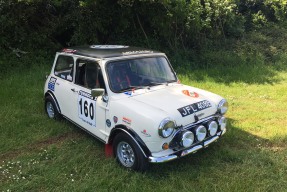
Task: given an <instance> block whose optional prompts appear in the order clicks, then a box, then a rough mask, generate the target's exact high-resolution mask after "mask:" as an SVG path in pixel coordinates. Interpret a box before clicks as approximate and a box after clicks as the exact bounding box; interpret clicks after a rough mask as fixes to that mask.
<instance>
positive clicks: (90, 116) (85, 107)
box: [78, 91, 96, 126]
mask: <svg viewBox="0 0 287 192" xmlns="http://www.w3.org/2000/svg"><path fill="white" fill-rule="evenodd" d="M78 115H79V118H80V119H82V120H83V121H84V122H86V123H88V124H89V125H91V126H96V99H94V98H93V97H92V95H91V94H90V93H87V92H84V91H79V95H78Z"/></svg>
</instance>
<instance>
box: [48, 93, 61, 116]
mask: <svg viewBox="0 0 287 192" xmlns="http://www.w3.org/2000/svg"><path fill="white" fill-rule="evenodd" d="M45 111H46V113H47V115H48V117H49V118H51V119H60V118H61V114H60V113H59V111H58V109H57V107H56V104H55V102H54V100H53V99H52V97H51V96H47V97H46V98H45Z"/></svg>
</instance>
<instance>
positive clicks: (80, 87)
mask: <svg viewBox="0 0 287 192" xmlns="http://www.w3.org/2000/svg"><path fill="white" fill-rule="evenodd" d="M100 72H101V69H100V66H99V65H98V63H97V62H96V61H93V60H86V59H77V61H76V73H75V74H76V75H75V84H74V90H73V97H72V98H71V104H72V105H75V106H76V108H77V109H76V110H74V111H73V114H74V115H73V116H74V118H73V121H74V122H75V123H76V124H78V125H79V126H81V127H82V128H84V129H86V130H87V131H88V132H90V133H92V134H93V135H95V136H97V137H98V138H99V139H101V140H105V139H106V137H107V134H106V133H105V130H106V111H107V110H108V107H107V103H106V102H104V101H103V100H102V97H101V96H99V97H92V95H91V91H92V89H96V88H105V87H104V85H103V83H102V80H100V79H99V78H100V77H101V75H100Z"/></svg>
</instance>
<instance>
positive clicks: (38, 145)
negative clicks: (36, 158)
mask: <svg viewBox="0 0 287 192" xmlns="http://www.w3.org/2000/svg"><path fill="white" fill-rule="evenodd" d="M83 137H84V135H83V134H81V133H77V132H69V133H65V134H63V135H59V136H56V137H50V138H48V139H45V140H40V141H36V142H34V143H31V144H29V145H27V146H24V147H22V148H20V149H15V150H11V151H9V152H7V153H4V154H1V155H0V161H5V160H7V159H14V158H16V157H18V156H21V155H24V154H28V153H31V151H37V150H40V149H42V148H47V147H48V146H49V145H56V146H57V147H60V146H61V145H62V143H64V142H65V141H67V140H77V139H80V138H83Z"/></svg>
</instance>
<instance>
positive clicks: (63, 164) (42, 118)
mask: <svg viewBox="0 0 287 192" xmlns="http://www.w3.org/2000/svg"><path fill="white" fill-rule="evenodd" d="M281 61H282V63H279V64H276V65H264V64H260V65H259V64H258V65H240V64H238V65H234V66H224V65H218V66H216V67H215V66H214V67H208V68H205V69H189V70H188V71H185V72H183V70H181V69H178V71H179V77H180V79H181V81H182V83H184V84H189V85H192V86H195V87H200V88H202V89H206V90H209V91H212V92H215V93H217V94H220V95H222V96H224V97H226V98H227V99H228V101H229V104H230V109H229V111H228V114H227V117H228V119H229V124H228V132H227V134H226V135H225V136H224V137H222V138H221V139H220V141H218V142H217V143H215V144H213V145H211V146H210V147H208V148H207V149H205V150H201V151H200V152H198V153H196V154H194V155H189V156H187V157H184V158H182V159H179V160H176V161H173V162H169V163H165V164H153V165H151V166H150V169H149V170H148V171H147V172H145V173H143V174H142V173H137V172H133V171H128V170H125V169H123V168H121V167H120V166H119V165H118V164H117V163H116V162H115V160H114V159H113V158H105V154H104V145H103V144H102V143H101V142H99V141H97V140H96V139H94V138H93V137H91V136H89V135H88V134H87V133H85V132H83V131H81V130H79V129H78V128H76V127H75V126H74V125H72V124H71V123H69V122H67V121H65V120H64V121H59V122H57V121H52V120H50V119H48V118H47V116H46V114H45V113H44V108H43V85H44V81H45V78H44V77H45V74H46V73H48V72H49V70H50V67H51V66H50V65H40V64H38V65H34V66H33V67H31V68H29V69H25V70H23V69H22V68H20V69H17V70H16V71H14V72H13V73H12V72H8V73H6V74H4V75H3V76H1V78H0V85H1V94H0V102H1V103H0V129H1V134H0V191H7V190H10V191H178V190H180V191H286V188H287V129H286V124H287V116H286V114H287V113H286V112H287V110H286V109H287V99H286V98H287V97H286V95H287V88H286V85H287V68H286V65H285V63H284V61H285V60H281ZM49 62H50V63H51V61H49ZM49 62H47V63H49Z"/></svg>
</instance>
